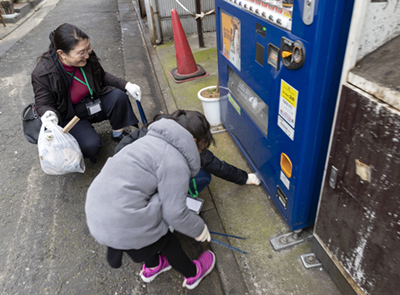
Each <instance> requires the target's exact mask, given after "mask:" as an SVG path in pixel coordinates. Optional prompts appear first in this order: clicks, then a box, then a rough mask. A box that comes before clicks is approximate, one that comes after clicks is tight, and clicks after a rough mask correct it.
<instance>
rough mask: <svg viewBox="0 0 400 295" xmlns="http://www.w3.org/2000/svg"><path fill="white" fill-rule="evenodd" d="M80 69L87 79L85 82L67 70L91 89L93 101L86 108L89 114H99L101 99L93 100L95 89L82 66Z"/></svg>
mask: <svg viewBox="0 0 400 295" xmlns="http://www.w3.org/2000/svg"><path fill="white" fill-rule="evenodd" d="M60 63H61V62H60ZM61 65H62V64H61ZM79 69H80V71H81V73H82V76H83V78H84V79H85V82H83V81H82V80H81V79H79V78H78V77H76V76H75V75H73V74H71V73H69V72H67V74H68V75H70V76H71V77H73V79H75V80H77V81H78V82H80V83H82V84H83V85H85V86H86V87H87V88H88V89H89V93H90V99H91V101H90V102H88V103H87V104H86V109H87V111H88V114H89V116H92V115H94V114H97V113H98V112H101V110H102V107H101V101H100V99H96V100H95V101H93V89H92V88H91V87H90V85H89V82H88V80H87V78H86V75H85V72H84V71H83V69H82V68H79ZM74 72H75V71H74Z"/></svg>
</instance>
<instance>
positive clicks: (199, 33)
mask: <svg viewBox="0 0 400 295" xmlns="http://www.w3.org/2000/svg"><path fill="white" fill-rule="evenodd" d="M200 1H201V0H196V14H200V13H201V3H200ZM196 22H197V36H198V38H199V47H200V48H202V47H204V38H203V26H202V19H201V18H198V19H197V20H196Z"/></svg>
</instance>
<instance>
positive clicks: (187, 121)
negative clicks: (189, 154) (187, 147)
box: [169, 110, 215, 150]
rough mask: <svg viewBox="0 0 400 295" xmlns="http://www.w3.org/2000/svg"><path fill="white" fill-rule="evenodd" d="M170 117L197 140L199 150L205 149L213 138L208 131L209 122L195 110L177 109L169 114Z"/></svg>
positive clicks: (213, 141)
mask: <svg viewBox="0 0 400 295" xmlns="http://www.w3.org/2000/svg"><path fill="white" fill-rule="evenodd" d="M169 118H170V119H172V120H174V121H175V122H177V123H178V124H179V125H181V126H182V127H183V128H185V129H186V130H187V131H189V132H190V133H191V134H192V135H193V137H194V138H195V139H196V141H197V147H198V148H199V149H200V150H204V149H207V148H208V147H209V146H210V145H211V144H214V145H215V140H214V138H213V136H212V134H211V131H210V123H208V121H207V119H206V117H204V115H203V114H202V113H200V112H197V111H185V110H177V111H175V112H173V113H172V114H171V116H170V117H169Z"/></svg>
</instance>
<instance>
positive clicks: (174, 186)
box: [85, 119, 204, 250]
mask: <svg viewBox="0 0 400 295" xmlns="http://www.w3.org/2000/svg"><path fill="white" fill-rule="evenodd" d="M199 169H200V156H199V152H198V149H197V146H196V144H195V142H194V139H193V136H192V135H191V134H190V133H189V132H188V131H187V130H186V129H184V128H183V127H182V126H180V125H179V124H178V123H176V122H175V121H173V120H169V119H161V120H160V121H157V122H155V123H153V124H151V125H150V126H149V132H148V133H147V135H146V136H144V137H142V138H140V139H138V140H137V141H135V142H134V143H132V144H130V145H128V146H126V147H125V148H124V149H122V150H121V151H120V152H119V153H118V154H116V155H115V156H114V157H112V158H109V159H108V160H107V162H106V164H105V166H104V167H103V169H102V170H101V172H100V174H99V175H98V176H97V177H96V178H95V179H94V181H93V182H92V184H91V185H90V187H89V190H88V193H87V198H86V204H85V211H86V218H87V224H88V227H89V230H90V233H91V234H92V235H93V237H94V238H95V239H96V240H97V241H98V242H99V243H100V244H103V245H106V246H109V247H112V248H115V249H121V250H128V249H140V248H143V247H145V246H148V245H150V244H152V243H154V242H156V241H157V240H158V239H159V238H161V237H162V236H163V235H165V234H166V233H167V231H168V226H169V225H171V226H172V227H173V228H174V229H175V230H177V231H179V232H181V233H183V234H185V235H187V236H189V237H192V238H195V237H198V236H199V235H200V234H201V232H202V230H203V228H204V222H203V220H202V219H201V218H200V217H199V216H198V215H196V214H195V213H193V212H191V211H190V210H189V209H188V208H187V207H186V196H187V192H188V184H189V179H190V178H191V177H194V176H195V175H196V174H197V173H198V171H199Z"/></svg>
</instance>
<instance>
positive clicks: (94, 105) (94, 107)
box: [86, 99, 101, 116]
mask: <svg viewBox="0 0 400 295" xmlns="http://www.w3.org/2000/svg"><path fill="white" fill-rule="evenodd" d="M86 109H87V111H88V114H89V116H92V115H94V114H97V113H98V112H100V111H101V101H100V99H96V100H95V101H91V102H88V103H87V104H86Z"/></svg>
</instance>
